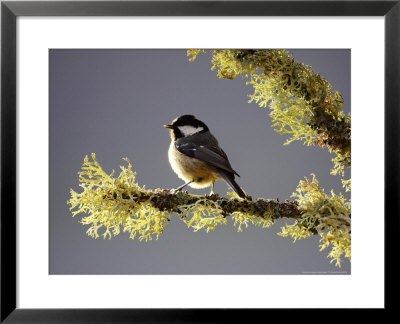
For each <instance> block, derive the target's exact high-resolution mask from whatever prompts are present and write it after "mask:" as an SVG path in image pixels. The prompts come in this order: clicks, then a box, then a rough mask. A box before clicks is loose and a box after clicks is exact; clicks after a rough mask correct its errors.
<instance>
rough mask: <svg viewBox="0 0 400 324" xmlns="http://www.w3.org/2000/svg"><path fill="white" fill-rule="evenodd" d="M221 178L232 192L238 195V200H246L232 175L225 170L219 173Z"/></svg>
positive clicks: (244, 194)
mask: <svg viewBox="0 0 400 324" xmlns="http://www.w3.org/2000/svg"><path fill="white" fill-rule="evenodd" d="M220 174H221V176H222V177H223V178H224V180H225V181H226V182H227V183H228V184H229V186H231V188H232V189H233V190H235V192H236V193H237V194H238V196H239V197H240V198H243V199H244V198H246V197H247V194H246V193H245V192H244V191H243V189H242V188H240V186H239V185H238V184H237V183H236V181H235V175H234V174H233V173H230V172H227V171H225V170H221V171H220Z"/></svg>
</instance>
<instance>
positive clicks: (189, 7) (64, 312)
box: [0, 0, 400, 323]
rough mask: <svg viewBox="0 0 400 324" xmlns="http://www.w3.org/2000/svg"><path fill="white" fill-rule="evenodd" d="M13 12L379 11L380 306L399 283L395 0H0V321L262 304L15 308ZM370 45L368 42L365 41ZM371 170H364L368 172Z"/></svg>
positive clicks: (187, 314) (75, 319) (399, 5)
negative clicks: (382, 28)
mask: <svg viewBox="0 0 400 324" xmlns="http://www.w3.org/2000/svg"><path fill="white" fill-rule="evenodd" d="M19 16H384V19H385V157H384V158H385V206H384V208H385V309H391V308H392V306H394V303H395V299H394V298H393V300H391V299H390V298H389V296H396V295H395V294H391V292H395V290H396V288H397V287H398V279H397V276H396V275H395V271H396V268H395V267H394V266H390V265H389V262H390V261H391V260H393V259H395V258H396V256H397V255H398V252H397V249H396V245H395V244H390V243H389V241H390V240H393V238H395V237H399V236H398V235H399V227H400V226H399V223H400V222H399V214H400V213H399V203H398V201H399V198H400V195H399V186H398V183H399V179H400V176H399V170H398V169H399V168H398V166H399V154H400V153H399V152H400V147H399V133H398V132H399V131H398V129H399V126H400V124H399V117H400V116H399V103H400V65H399V61H400V0H396V1H147V2H146V1H121V2H120V1H118V2H112V1H102V2H87V1H86V2H85V1H82V2H80V1H29V2H28V1H18V2H13V1H2V2H1V241H0V244H1V295H0V298H1V313H0V315H1V317H0V320H1V322H3V321H4V322H5V323H30V322H35V323H44V322H46V323H88V322H101V323H114V322H115V323H128V322H129V323H132V322H133V323H142V322H179V323H184V322H191V323H192V322H213V323H216V322H235V321H236V320H237V319H238V318H239V316H240V315H244V314H243V313H246V314H245V315H246V316H249V315H250V316H251V317H252V318H257V317H258V316H263V314H262V313H263V312H265V311H267V310H266V309H257V310H256V309H252V310H249V309H247V310H244V309H234V310H233V309H213V310H210V309H207V310H204V309H201V310H195V309H95V310H94V309H19V308H16V300H17V292H16V288H17V287H16V270H17V266H16V243H17V237H16V190H17V188H16V162H17V160H16V143H17V141H16V132H17V130H16V44H17V43H16V40H17V31H16V19H17V17H19ZM371 46H373V45H371ZM368 176H370V175H368Z"/></svg>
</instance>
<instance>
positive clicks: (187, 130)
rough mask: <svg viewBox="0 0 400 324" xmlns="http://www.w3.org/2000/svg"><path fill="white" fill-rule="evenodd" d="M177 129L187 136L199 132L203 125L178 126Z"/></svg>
mask: <svg viewBox="0 0 400 324" xmlns="http://www.w3.org/2000/svg"><path fill="white" fill-rule="evenodd" d="M178 128H179V130H180V131H181V133H182V134H183V136H189V135H193V134H196V133H198V132H201V131H202V130H203V129H204V128H203V127H193V126H178Z"/></svg>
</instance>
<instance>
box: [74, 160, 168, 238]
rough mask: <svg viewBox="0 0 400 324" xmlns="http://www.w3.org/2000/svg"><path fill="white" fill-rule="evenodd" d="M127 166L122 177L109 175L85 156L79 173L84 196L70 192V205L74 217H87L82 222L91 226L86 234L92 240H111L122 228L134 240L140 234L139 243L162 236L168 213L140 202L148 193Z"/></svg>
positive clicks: (122, 169) (122, 168) (147, 201)
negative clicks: (84, 215) (79, 215)
mask: <svg viewBox="0 0 400 324" xmlns="http://www.w3.org/2000/svg"><path fill="white" fill-rule="evenodd" d="M124 160H125V161H126V162H127V163H128V166H127V167H124V166H121V173H120V174H119V176H118V177H115V172H114V171H113V172H112V173H111V174H107V173H106V172H105V171H104V170H103V169H102V167H101V166H100V164H99V163H98V162H97V160H96V155H95V154H94V153H93V154H92V160H89V157H88V156H86V157H85V159H84V162H83V166H82V171H80V172H79V181H80V187H81V188H83V191H82V192H81V193H77V192H75V191H74V190H72V189H71V191H70V192H71V198H70V199H69V201H68V204H69V205H70V210H71V211H72V215H73V216H76V215H78V214H81V213H83V214H88V216H86V217H83V218H82V219H81V221H80V222H81V223H82V224H83V225H88V226H89V229H88V230H87V234H88V235H89V236H91V237H93V238H98V237H100V236H102V237H103V238H109V239H110V238H111V237H112V236H115V235H118V234H119V233H120V231H121V227H122V228H123V231H124V232H129V233H130V237H131V238H132V239H133V238H135V236H136V235H137V234H139V240H140V241H142V240H145V241H148V240H151V239H152V235H155V236H156V238H158V236H159V235H160V234H162V233H163V231H164V227H165V225H166V224H167V222H168V221H169V217H168V216H167V215H166V212H163V211H160V210H159V209H158V208H155V207H153V206H152V205H151V204H150V203H149V199H146V201H143V202H142V201H140V197H141V196H142V195H143V194H144V193H149V192H150V191H147V190H146V189H145V188H144V187H140V186H139V185H138V184H137V182H136V172H133V171H132V165H131V163H130V161H129V160H128V159H127V158H125V159H124Z"/></svg>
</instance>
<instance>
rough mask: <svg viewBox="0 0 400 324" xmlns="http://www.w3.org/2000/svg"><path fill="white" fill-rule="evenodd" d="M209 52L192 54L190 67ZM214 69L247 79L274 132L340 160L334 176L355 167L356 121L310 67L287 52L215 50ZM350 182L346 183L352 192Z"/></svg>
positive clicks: (226, 76) (223, 75)
mask: <svg viewBox="0 0 400 324" xmlns="http://www.w3.org/2000/svg"><path fill="white" fill-rule="evenodd" d="M201 52H205V50H194V49H193V50H188V56H190V61H194V60H195V59H196V57H197V55H198V54H199V53H201ZM211 52H212V55H213V57H212V69H213V70H217V74H218V76H219V77H220V78H224V79H235V78H236V77H237V76H238V75H240V76H242V77H246V78H248V80H249V81H248V82H247V83H248V84H250V85H252V86H253V89H254V93H253V94H251V95H250V102H252V101H254V102H256V103H257V104H258V105H259V106H260V107H267V106H268V107H269V108H270V109H271V113H270V116H271V118H272V120H273V124H272V126H273V127H274V129H275V131H277V132H278V133H280V134H288V135H290V138H288V139H287V141H286V143H285V144H289V143H291V142H292V141H294V140H300V141H303V143H304V144H306V145H316V144H318V145H319V146H321V147H328V149H329V150H330V151H331V152H334V153H335V154H336V157H335V158H333V159H332V161H333V163H334V168H333V169H332V174H340V175H341V176H343V175H344V168H347V167H350V165H351V116H350V114H348V115H345V114H344V112H343V110H342V109H341V107H342V105H343V98H342V96H341V94H340V93H339V92H337V91H333V90H332V87H331V84H330V83H329V82H328V81H327V80H325V79H324V78H323V77H322V76H321V75H320V74H319V73H314V71H313V69H312V67H311V66H307V65H304V64H303V63H301V62H295V60H294V59H293V57H292V56H291V55H290V54H289V53H288V52H287V51H286V50H275V49H274V50H272V49H270V50H268V49H256V50H253V49H225V50H212V51H211ZM349 185H350V182H349V181H347V182H346V183H344V186H346V188H347V189H349V188H350V187H349Z"/></svg>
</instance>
